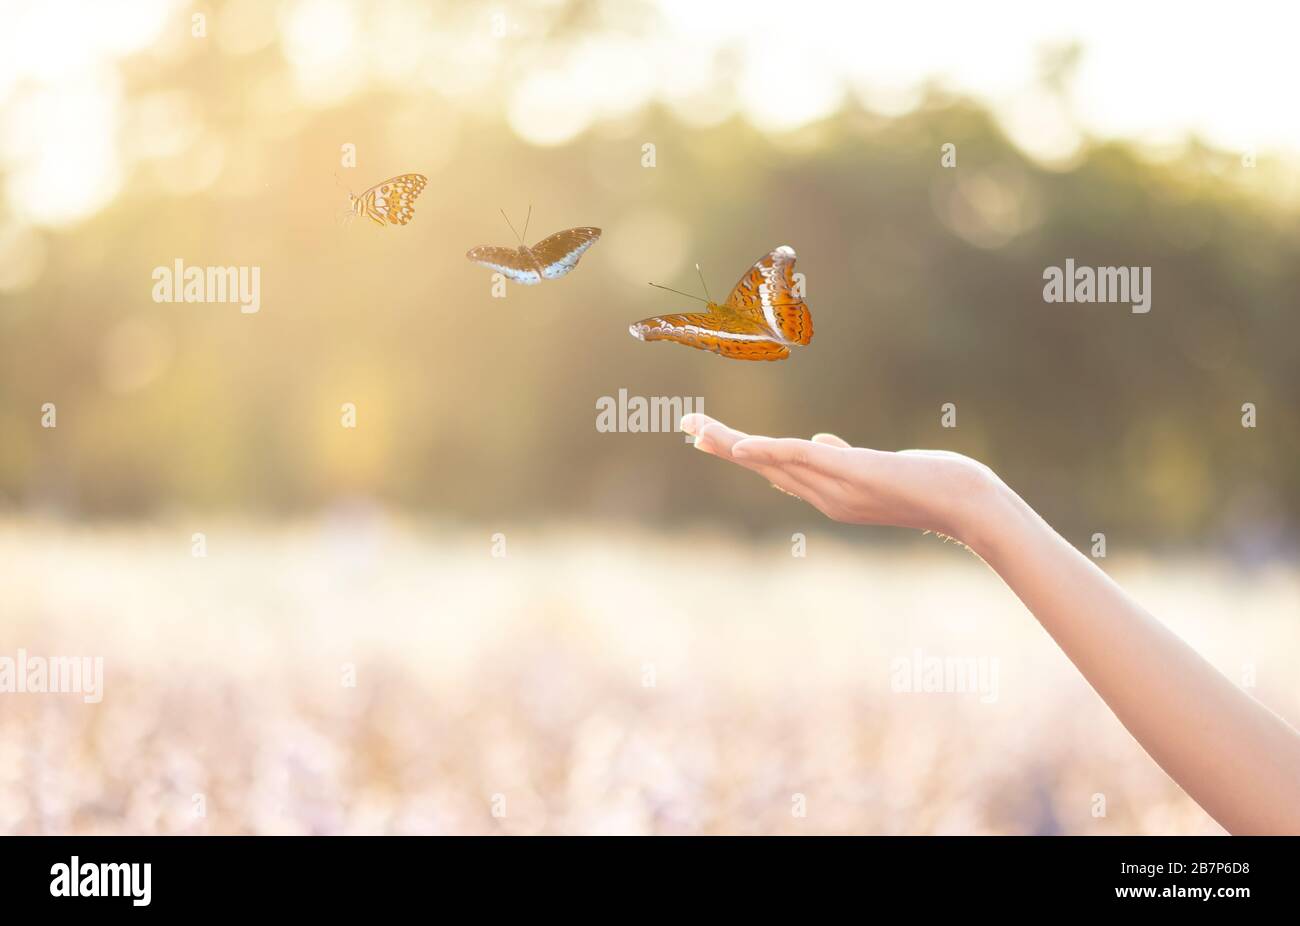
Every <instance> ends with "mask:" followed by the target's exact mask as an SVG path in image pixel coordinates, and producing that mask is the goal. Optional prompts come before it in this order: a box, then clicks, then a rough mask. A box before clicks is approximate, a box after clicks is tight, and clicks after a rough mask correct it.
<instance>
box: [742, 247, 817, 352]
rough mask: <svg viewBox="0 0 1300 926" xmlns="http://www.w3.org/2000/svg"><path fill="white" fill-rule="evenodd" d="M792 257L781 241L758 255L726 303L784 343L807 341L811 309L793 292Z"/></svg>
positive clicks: (809, 338)
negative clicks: (763, 254) (779, 244)
mask: <svg viewBox="0 0 1300 926" xmlns="http://www.w3.org/2000/svg"><path fill="white" fill-rule="evenodd" d="M794 259H795V254H794V248H792V247H790V246H789V245H784V244H783V245H781V247H779V248H777V249H775V250H774V251H772V252H771V253H769V254H768V255H767V256H766V257H763V258H760V259H759V260H758V262H757V263H755V264H754V266H753V267H751V268H750V269H749V272H747V273H746V274H745V275H744V276H743V277H741V278H740V282H738V283H737V284H736V286H735V288H734V289H732V291H731V295H730V296H728V297H727V307H728V308H730V309H731V310H732V311H734V312H735V313H736V314H737V315H740V316H741V317H742V318H747V319H750V320H752V321H754V322H756V323H758V324H760V325H763V326H765V327H766V328H767V329H768V330H769V331H770V332H771V333H772V334H774V335H775V336H776V337H777V339H779V340H782V341H785V342H786V343H787V344H807V343H808V342H809V341H811V340H812V336H813V325H812V312H810V311H809V310H808V306H807V305H806V304H805V303H804V301H803V299H801V298H800V297H799V296H797V295H795V293H794Z"/></svg>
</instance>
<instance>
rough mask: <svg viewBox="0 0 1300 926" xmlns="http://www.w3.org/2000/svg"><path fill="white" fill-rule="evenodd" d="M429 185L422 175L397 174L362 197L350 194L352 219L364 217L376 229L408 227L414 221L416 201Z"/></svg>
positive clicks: (426, 178) (367, 191) (373, 187)
mask: <svg viewBox="0 0 1300 926" xmlns="http://www.w3.org/2000/svg"><path fill="white" fill-rule="evenodd" d="M428 185H429V178H428V177H425V176H424V175H423V174H398V175H397V176H396V177H392V178H390V179H388V180H385V181H384V182H383V183H376V184H375V185H374V186H372V187H371V188H370V189H368V190H366V191H365V192H364V193H362V194H361V195H360V196H355V195H353V194H352V193H350V192H349V193H348V200H349V212H350V214H351V215H354V216H358V215H363V216H365V217H366V218H368V219H369V220H370V221H372V222H374V223H375V224H376V225H405V224H406V223H407V222H409V221H411V219H413V218H415V198H416V197H417V196H419V195H420V194H421V193H422V192H424V188H425V187H426V186H428Z"/></svg>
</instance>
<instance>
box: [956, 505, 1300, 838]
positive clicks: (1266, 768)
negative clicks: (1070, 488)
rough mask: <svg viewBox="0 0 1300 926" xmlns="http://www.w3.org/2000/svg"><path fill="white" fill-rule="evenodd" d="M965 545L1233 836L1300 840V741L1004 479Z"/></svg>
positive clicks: (1138, 737) (1178, 781) (975, 524)
mask: <svg viewBox="0 0 1300 926" xmlns="http://www.w3.org/2000/svg"><path fill="white" fill-rule="evenodd" d="M967 533H968V538H964V539H967V542H968V543H969V544H970V546H971V547H972V549H974V550H975V552H976V553H978V554H979V555H980V556H981V557H983V558H984V560H985V561H986V562H987V563H988V564H989V565H990V566H991V567H992V568H993V569H994V570H995V571H996V572H997V573H998V575H1000V576H1001V577H1002V579H1003V580H1004V581H1005V582H1006V583H1007V585H1008V586H1010V588H1011V590H1012V591H1014V592H1015V593H1016V595H1017V596H1018V597H1019V598H1020V600H1021V601H1022V602H1024V604H1025V606H1026V607H1027V608H1029V610H1030V611H1031V612H1033V614H1034V616H1035V617H1036V618H1037V619H1038V621H1039V623H1040V624H1042V625H1043V628H1044V629H1045V630H1046V631H1047V632H1048V633H1049V634H1051V636H1052V638H1053V639H1054V640H1056V642H1057V644H1058V645H1059V646H1060V647H1061V649H1062V650H1063V651H1064V652H1065V654H1066V655H1067V656H1068V657H1069V658H1070V660H1071V661H1072V662H1073V663H1074V665H1075V666H1076V667H1077V668H1078V669H1079V671H1080V672H1082V673H1083V676H1084V678H1086V679H1087V680H1088V682H1089V683H1090V684H1091V685H1092V687H1093V688H1094V689H1095V690H1096V691H1097V693H1098V694H1099V695H1101V697H1102V700H1104V701H1105V702H1106V704H1107V705H1108V706H1109V707H1110V709H1111V710H1112V711H1114V712H1115V715H1116V716H1117V717H1118V718H1119V720H1120V722H1121V723H1123V724H1124V726H1125V727H1127V728H1128V730H1129V732H1130V733H1132V734H1133V736H1134V737H1135V738H1136V739H1137V741H1138V742H1139V743H1140V744H1141V745H1142V746H1143V748H1145V749H1146V751H1147V752H1148V753H1149V754H1150V755H1151V757H1152V758H1154V759H1155V760H1156V762H1158V763H1159V764H1160V767H1161V768H1163V769H1164V770H1165V771H1166V772H1167V773H1168V774H1169V775H1170V777H1172V778H1173V779H1174V781H1176V782H1177V783H1178V784H1179V785H1180V786H1181V787H1182V788H1183V789H1184V790H1185V791H1186V792H1187V793H1188V794H1189V795H1191V797H1192V798H1193V799H1194V800H1196V802H1197V803H1199V804H1200V805H1201V806H1202V807H1203V808H1205V810H1206V812H1208V813H1209V814H1210V815H1211V816H1213V817H1214V819H1216V820H1217V821H1218V822H1219V823H1220V824H1221V825H1222V826H1223V827H1224V828H1225V829H1227V830H1228V831H1229V832H1232V833H1238V834H1241V833H1289V834H1300V734H1297V733H1296V731H1295V730H1294V729H1292V728H1291V727H1290V726H1288V725H1287V724H1286V723H1285V722H1284V721H1283V720H1282V719H1281V718H1279V717H1278V716H1277V715H1275V714H1274V713H1272V712H1271V711H1269V710H1268V709H1267V708H1265V707H1264V706H1263V705H1261V704H1260V703H1259V702H1257V701H1255V700H1254V699H1253V698H1251V697H1250V696H1249V695H1247V694H1246V693H1245V692H1243V691H1242V690H1241V689H1239V688H1238V687H1237V686H1235V685H1233V684H1232V683H1231V682H1230V681H1228V679H1226V678H1225V677H1224V676H1223V675H1222V674H1221V673H1219V672H1218V671H1217V670H1216V669H1215V668H1214V667H1213V666H1211V665H1210V664H1209V663H1208V662H1206V661H1205V660H1204V659H1202V658H1201V656H1200V655H1198V654H1197V653H1196V651H1195V650H1193V649H1192V648H1191V647H1190V646H1188V645H1187V644H1186V643H1184V642H1183V641H1182V640H1181V639H1179V638H1178V637H1177V636H1176V635H1175V634H1174V633H1173V632H1172V631H1170V630H1169V629H1168V628H1166V627H1165V626H1164V625H1163V624H1161V623H1160V622H1159V621H1158V620H1156V619H1155V618H1154V617H1152V616H1151V615H1150V614H1148V613H1147V612H1146V611H1145V610H1143V609H1142V608H1141V607H1140V606H1138V605H1137V603H1136V602H1134V601H1133V600H1132V599H1131V598H1130V597H1129V596H1128V595H1127V594H1125V592H1124V590H1123V589H1121V588H1120V587H1119V586H1118V585H1116V584H1115V583H1114V582H1113V581H1112V580H1111V579H1110V578H1109V577H1108V576H1107V575H1106V574H1105V573H1103V572H1102V571H1101V570H1100V569H1098V568H1097V566H1096V565H1094V564H1093V563H1092V562H1091V561H1090V560H1088V559H1087V557H1085V556H1084V555H1083V554H1081V553H1080V552H1079V551H1077V550H1075V549H1074V548H1073V547H1072V546H1070V545H1069V544H1068V543H1066V542H1065V540H1064V539H1062V538H1061V536H1060V535H1059V534H1057V533H1056V531H1054V530H1052V528H1051V527H1050V526H1049V525H1048V524H1047V523H1046V522H1045V521H1043V519H1042V518H1040V517H1039V516H1038V515H1037V514H1036V513H1035V512H1034V511H1033V510H1032V509H1031V508H1030V507H1029V506H1028V505H1027V504H1025V503H1024V501H1023V500H1021V499H1020V498H1019V497H1018V496H1016V495H1015V493H1013V492H1011V491H1010V490H1009V489H1007V488H1006V487H1005V486H1002V485H1001V484H1000V483H999V484H998V485H997V487H996V488H994V489H992V490H991V491H990V493H989V498H988V499H987V500H986V502H985V503H983V504H982V505H981V507H980V509H979V512H978V515H977V517H976V521H975V523H973V524H972V525H971V527H970V529H969V531H968V532H967Z"/></svg>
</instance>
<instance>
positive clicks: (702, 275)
mask: <svg viewBox="0 0 1300 926" xmlns="http://www.w3.org/2000/svg"><path fill="white" fill-rule="evenodd" d="M695 272H696V273H698V274H699V275H700V285H701V286H703V287H704V295H706V296H709V284H708V283H705V282H704V271H703V270H701V269H700V265H699V264H696V265H695ZM709 303H710V304H712V303H713V297H712V296H709Z"/></svg>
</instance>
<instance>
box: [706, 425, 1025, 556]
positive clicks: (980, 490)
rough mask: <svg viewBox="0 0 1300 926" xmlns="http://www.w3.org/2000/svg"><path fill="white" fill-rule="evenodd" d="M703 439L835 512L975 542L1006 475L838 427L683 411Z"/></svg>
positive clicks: (842, 517)
mask: <svg viewBox="0 0 1300 926" xmlns="http://www.w3.org/2000/svg"><path fill="white" fill-rule="evenodd" d="M682 430H683V431H685V432H686V433H687V434H693V435H694V436H695V446H696V448H698V449H699V450H703V451H704V452H705V453H711V454H713V455H714V456H715V457H721V458H722V459H724V460H730V461H731V462H732V463H739V464H740V465H741V466H743V467H745V468H746V469H752V470H753V471H754V472H756V473H758V474H759V475H761V476H762V477H763V478H764V479H766V480H767V481H768V482H770V483H772V485H774V486H776V487H777V488H778V489H781V490H782V491H784V492H788V493H789V494H791V495H794V496H795V497H797V498H801V499H803V500H804V501H806V502H808V503H809V504H810V505H812V506H813V507H815V508H816V509H817V510H819V511H821V512H822V513H823V514H825V515H826V516H827V517H829V518H832V519H834V520H836V521H844V522H846V523H849V524H891V525H895V526H898V527H913V528H917V529H918V530H925V531H936V532H939V533H942V534H946V535H948V536H950V537H954V538H956V539H957V540H960V541H962V542H963V543H967V544H972V538H973V535H974V533H975V532H976V530H977V529H978V527H979V524H980V523H981V521H982V520H983V518H984V516H985V514H986V513H987V510H988V507H989V505H990V504H991V503H992V501H993V500H994V499H995V498H996V497H997V495H998V493H999V491H1005V490H1006V487H1005V485H1003V483H1002V481H1001V480H1000V479H998V477H997V476H996V475H994V473H993V471H992V470H990V469H989V468H988V467H987V466H985V465H984V464H983V463H979V462H977V461H975V460H972V459H971V458H970V457H965V456H962V455H961V454H959V453H950V452H948V451H945V450H903V451H900V452H898V453H889V452H887V451H883V450H867V449H863V448H858V447H851V446H849V444H848V443H847V442H845V441H843V440H841V439H840V438H838V437H836V436H835V435H834V434H815V435H813V439H812V440H810V441H807V440H796V439H794V438H781V439H774V438H771V437H751V436H750V435H748V434H745V433H744V432H743V431H737V430H735V429H734V428H729V427H727V426H726V425H725V424H723V423H722V422H720V421H715V420H714V419H712V418H710V417H708V416H707V415H701V414H691V415H685V416H683V417H682Z"/></svg>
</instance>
